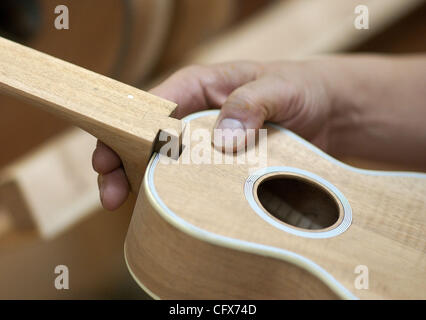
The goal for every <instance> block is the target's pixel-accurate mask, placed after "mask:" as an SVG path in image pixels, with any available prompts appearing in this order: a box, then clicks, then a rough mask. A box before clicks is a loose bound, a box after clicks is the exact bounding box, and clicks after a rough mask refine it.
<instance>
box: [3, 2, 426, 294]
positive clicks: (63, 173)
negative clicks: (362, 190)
mask: <svg viewBox="0 0 426 320" xmlns="http://www.w3.org/2000/svg"><path fill="white" fill-rule="evenodd" d="M60 4H63V3H62V1H59V0H2V1H1V2H0V34H1V36H4V37H7V38H10V39H12V40H15V41H18V42H21V43H23V44H25V45H28V46H30V47H33V48H35V49H37V50H40V51H43V52H46V53H48V54H51V55H53V56H56V57H59V58H61V59H64V60H67V61H69V62H72V63H75V64H77V65H80V66H83V67H85V68H88V69H90V70H93V71H96V72H98V73H101V74H104V75H107V76H110V77H113V78H115V79H118V80H120V81H123V82H126V83H128V84H131V85H135V86H139V87H141V88H144V89H147V88H149V87H150V86H151V85H152V84H153V83H155V82H156V81H158V79H162V78H163V77H164V76H165V75H167V74H170V73H171V72H172V71H173V70H176V69H177V68H178V67H180V66H182V65H184V64H189V63H212V62H219V61H226V60H237V59H257V60H271V59H289V58H291V59H301V58H306V57H309V56H312V55H319V54H327V53H336V52H382V53H412V52H425V51H426V41H425V40H426V39H425V35H426V1H423V0H403V1H402V0H365V1H363V4H364V5H367V6H368V8H369V12H370V29H368V30H357V29H356V28H355V27H354V25H353V22H354V19H355V16H356V14H355V13H354V9H355V7H356V6H357V5H358V4H359V2H358V1H354V0H345V1H341V0H264V1H262V0H91V1H83V0H72V1H67V2H66V5H67V6H68V8H69V13H70V29H69V30H57V29H55V28H54V19H55V17H56V15H55V14H54V9H55V7H56V6H57V5H60ZM0 115H1V116H0V144H1V146H2V152H1V153H0V298H3V299H5V298H17V299H19V298H22V299H46V298H59V299H70V298H80V299H91V298H92V299H102V298H136V299H139V298H146V295H145V294H144V293H143V292H142V290H141V289H139V288H138V287H137V286H136V284H135V283H134V281H133V280H132V279H131V277H130V275H129V274H128V271H127V269H126V266H125V263H124V258H123V243H124V238H125V234H126V231H127V226H128V223H129V219H130V216H131V211H132V207H133V201H134V199H132V198H131V199H129V201H128V203H127V204H126V206H125V207H124V208H122V209H120V210H119V211H118V212H114V213H107V212H105V211H104V210H102V209H101V207H100V204H99V199H98V196H97V184H96V174H94V173H93V171H92V170H91V162H90V157H91V154H90V150H92V149H93V147H94V139H93V138H91V137H89V136H87V134H85V133H83V132H81V131H80V130H78V129H74V128H71V127H70V126H69V125H68V124H66V123H64V122H62V121H60V120H58V119H57V118H54V117H52V116H50V115H49V114H46V113H44V112H42V111H40V110H38V109H36V108H32V107H31V106H30V105H28V104H26V103H25V102H22V101H19V100H17V99H16V98H14V97H8V96H0ZM346 160H347V162H351V161H352V163H354V164H356V165H358V166H361V167H366V168H372V169H376V168H382V169H405V170H409V169H410V168H394V167H393V166H392V165H391V164H373V163H371V162H368V161H365V160H363V159H346ZM59 264H64V265H67V266H68V267H69V269H70V289H69V290H62V291H58V290H56V289H55V288H54V285H53V281H54V279H55V274H54V268H55V266H56V265H59Z"/></svg>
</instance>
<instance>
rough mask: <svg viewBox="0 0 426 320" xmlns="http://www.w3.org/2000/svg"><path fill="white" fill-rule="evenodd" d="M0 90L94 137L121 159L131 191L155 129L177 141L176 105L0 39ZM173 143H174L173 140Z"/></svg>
mask: <svg viewBox="0 0 426 320" xmlns="http://www.w3.org/2000/svg"><path fill="white" fill-rule="evenodd" d="M0 91H2V92H5V93H8V94H11V95H16V96H18V97H23V98H26V99H29V100H30V101H31V102H32V103H34V104H35V105H38V106H40V107H42V108H43V109H45V110H47V111H49V112H53V113H54V114H57V115H59V116H61V117H64V118H66V119H68V120H70V121H71V122H72V123H73V124H75V125H77V126H79V127H81V128H82V129H84V130H85V131H87V132H89V133H91V134H93V135H94V136H96V137H98V138H99V139H101V140H102V141H104V142H105V143H106V144H108V145H109V146H110V147H111V148H113V149H114V150H115V151H116V152H117V153H118V154H120V156H121V158H122V159H123V162H124V165H125V169H126V173H127V175H128V178H129V180H130V183H131V186H132V190H133V191H136V190H138V189H139V185H140V182H141V181H142V175H143V172H144V170H145V167H146V165H147V163H148V160H149V158H150V156H151V154H152V151H153V150H154V149H153V148H154V144H155V141H156V138H157V135H158V133H159V131H160V130H166V131H167V132H169V133H171V134H173V133H174V134H175V135H176V138H179V137H180V134H181V131H182V125H181V122H180V121H179V120H176V119H171V118H169V117H168V116H169V115H170V114H171V113H172V112H173V110H174V109H175V108H176V104H174V103H172V102H169V101H166V100H163V99H161V98H158V97H155V96H153V95H151V94H149V93H146V92H143V91H141V90H139V89H136V88H133V87H131V86H128V85H125V84H122V83H120V82H117V81H115V80H112V79H109V78H107V77H104V76H101V75H98V74H96V73H94V72H91V71H88V70H85V69H83V68H80V67H77V66H75V65H72V64H70V63H67V62H64V61H61V60H59V59H56V58H53V57H51V56H48V55H46V54H43V53H40V52H37V51H35V50H32V49H29V48H26V47H24V46H22V45H19V44H16V43H14V42H12V41H9V40H6V39H2V38H0ZM176 141H179V139H176Z"/></svg>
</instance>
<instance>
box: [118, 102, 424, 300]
mask: <svg viewBox="0 0 426 320" xmlns="http://www.w3.org/2000/svg"><path fill="white" fill-rule="evenodd" d="M218 113H219V110H208V111H202V112H198V113H194V114H191V115H189V116H187V117H185V118H184V121H185V122H188V121H191V120H194V119H197V118H200V117H205V116H211V115H217V114H218ZM272 126H273V127H275V128H276V129H278V130H280V131H282V132H283V133H285V134H287V135H290V136H291V137H293V138H294V139H296V140H297V141H299V142H300V143H302V144H304V145H305V146H306V147H308V148H309V149H311V150H312V151H314V152H316V153H317V154H318V155H320V156H322V157H323V158H325V159H327V160H329V161H331V162H333V163H335V164H337V165H339V166H341V167H344V168H346V169H349V170H352V171H355V172H358V173H363V174H369V175H378V176H408V177H415V178H422V179H425V178H426V174H424V173H417V172H386V171H374V170H365V169H358V168H355V167H352V166H350V165H347V164H344V163H342V162H340V161H339V160H336V159H334V158H333V157H331V156H329V155H328V154H326V153H324V152H323V151H321V150H320V149H318V148H317V147H315V146H313V145H312V144H310V143H309V142H307V141H306V140H304V139H302V138H301V137H299V136H298V135H296V134H294V133H292V132H291V131H289V130H286V129H284V128H282V127H280V126H277V125H272ZM158 162H159V155H158V154H155V155H154V156H153V157H152V158H151V161H150V163H149V165H148V167H147V170H146V172H145V177H144V180H143V188H144V190H145V192H146V195H147V198H148V200H149V201H150V203H151V205H152V206H153V207H154V208H155V210H156V211H157V212H158V213H159V214H160V216H161V217H162V218H164V219H165V220H166V221H167V222H168V223H170V224H171V225H172V226H174V227H175V228H177V229H178V230H180V231H182V232H184V233H186V234H188V235H190V236H192V237H194V238H196V239H199V240H201V241H205V242H207V243H211V244H213V245H217V246H222V247H226V248H230V249H234V250H239V251H243V252H248V253H254V254H258V255H262V256H265V257H271V258H275V259H280V260H283V261H287V262H290V263H293V264H294V265H296V266H299V267H301V268H304V269H305V270H307V271H308V272H310V273H312V274H313V275H314V276H316V277H317V278H318V279H320V280H322V281H323V282H324V283H325V284H327V285H328V286H329V288H330V289H331V290H332V291H333V292H335V293H336V294H337V295H338V296H339V297H341V298H343V299H358V298H357V297H356V296H355V295H354V294H353V293H352V292H350V291H349V290H348V289H346V288H345V287H344V286H343V285H342V284H340V283H339V282H338V281H337V280H336V279H335V278H334V277H333V276H331V275H330V274H329V273H328V272H327V271H326V270H324V269H323V268H321V267H320V266H319V265H317V264H315V263H314V262H313V261H311V260H309V259H307V258H305V257H303V256H301V255H298V254H296V253H294V252H291V251H287V250H284V249H279V248H275V247H271V246H266V245H261V244H257V243H251V242H248V241H243V240H239V239H233V238H229V237H225V236H222V235H218V234H215V233H213V232H209V231H206V230H203V229H201V228H198V227H197V226H194V225H192V224H190V223H188V222H187V221H185V220H184V219H182V218H180V217H179V216H177V215H176V214H175V213H174V212H173V211H171V210H170V209H169V208H168V207H167V206H166V204H165V203H164V202H163V201H162V199H161V198H160V196H159V195H158V193H157V190H156V188H155V184H154V171H155V168H156V166H157V164H158ZM126 263H127V259H126ZM127 266H128V268H129V271H130V273H131V275H132V276H133V278H134V279H135V281H136V282H137V283H138V284H139V286H140V287H141V288H142V289H144V290H145V291H146V292H147V293H148V294H150V295H151V296H152V297H153V298H155V299H159V297H158V296H156V295H155V294H154V293H152V292H151V291H150V290H149V289H148V288H146V287H145V286H144V285H143V284H142V283H141V282H140V281H139V280H138V279H137V278H136V277H135V275H134V273H133V272H132V270H131V268H130V266H129V264H128V263H127Z"/></svg>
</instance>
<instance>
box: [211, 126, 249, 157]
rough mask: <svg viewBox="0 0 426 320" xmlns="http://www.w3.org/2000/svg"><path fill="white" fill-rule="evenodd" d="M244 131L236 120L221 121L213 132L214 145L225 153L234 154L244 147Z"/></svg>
mask: <svg viewBox="0 0 426 320" xmlns="http://www.w3.org/2000/svg"><path fill="white" fill-rule="evenodd" d="M245 141H246V131H245V128H244V125H243V124H242V123H241V122H240V121H239V120H237V119H229V118H226V119H223V120H222V121H221V122H220V123H219V124H218V125H217V126H216V129H215V130H214V145H215V147H216V148H219V149H221V150H222V151H226V152H235V151H238V150H240V148H241V147H244V146H245Z"/></svg>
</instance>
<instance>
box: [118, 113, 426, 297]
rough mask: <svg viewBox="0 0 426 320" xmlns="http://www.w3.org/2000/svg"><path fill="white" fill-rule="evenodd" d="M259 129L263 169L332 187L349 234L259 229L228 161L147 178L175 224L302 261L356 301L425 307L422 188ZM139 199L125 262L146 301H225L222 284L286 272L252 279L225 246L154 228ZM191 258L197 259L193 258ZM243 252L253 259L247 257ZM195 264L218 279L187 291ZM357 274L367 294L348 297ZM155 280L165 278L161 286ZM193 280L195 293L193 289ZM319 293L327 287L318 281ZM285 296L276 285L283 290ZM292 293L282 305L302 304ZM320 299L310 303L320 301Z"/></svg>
mask: <svg viewBox="0 0 426 320" xmlns="http://www.w3.org/2000/svg"><path fill="white" fill-rule="evenodd" d="M214 122H215V117H214V116H207V117H203V118H199V119H196V120H193V121H191V131H193V130H196V129H197V128H205V129H208V130H210V129H211V128H212V127H213V124H214ZM268 129H269V130H268V163H267V166H289V167H295V168H299V169H303V170H306V171H309V172H312V173H314V174H316V175H318V176H320V177H322V178H324V179H326V180H327V181H328V182H330V183H331V184H333V185H334V186H335V187H336V188H337V189H338V190H340V191H341V192H342V193H343V195H344V196H345V197H346V198H347V199H348V201H349V204H350V206H351V207H352V211H353V221H352V224H351V226H350V227H349V229H348V230H346V231H345V232H344V233H342V234H340V235H338V236H336V237H332V238H326V239H311V238H303V237H300V236H296V235H293V234H290V233H287V232H284V231H283V230H280V229H278V228H275V227H274V226H273V225H271V224H269V223H267V222H266V221H265V220H263V219H262V218H261V217H260V216H259V215H257V214H256V213H255V212H254V211H253V209H252V208H251V207H250V205H249V203H248V201H247V200H246V198H245V195H244V191H243V185H244V182H245V180H246V179H247V177H248V176H249V173H250V171H249V169H250V165H248V164H236V161H235V159H234V161H235V162H234V164H233V165H226V164H221V165H214V164H202V165H195V164H192V165H188V164H181V163H178V164H175V165H167V164H163V163H161V162H160V163H159V164H158V165H157V167H156V169H155V172H154V184H155V188H156V192H157V194H158V196H159V197H160V199H161V200H162V201H163V203H164V204H165V205H166V206H167V207H168V208H169V209H170V210H171V211H172V212H174V213H175V214H176V215H177V217H178V218H179V219H183V221H185V222H187V223H189V224H191V225H193V226H195V227H196V228H199V229H201V230H204V231H207V232H209V233H210V234H216V235H219V236H222V237H226V238H228V239H238V240H243V241H246V242H249V243H253V244H261V245H265V246H268V247H272V248H279V249H284V250H288V251H291V252H294V253H296V254H298V255H300V256H303V257H306V258H308V259H309V260H311V261H312V262H314V263H315V264H317V265H318V266H320V267H321V268H323V269H324V270H326V271H327V272H328V273H329V274H330V275H331V276H332V277H334V279H336V280H337V282H338V283H340V284H342V285H343V286H344V287H345V288H346V289H347V290H349V291H350V292H352V293H353V295H355V296H357V297H359V298H361V299H376V298H379V299H415V298H420V299H424V298H425V297H426V282H425V281H424V280H425V279H426V271H425V270H426V258H425V257H426V255H425V253H426V236H425V230H426V197H425V195H426V179H425V178H421V177H411V176H403V175H402V176H401V175H400V176H396V175H394V176H391V175H389V176H380V175H372V174H367V173H362V172H357V171H354V170H350V169H348V168H347V167H343V166H340V165H338V164H336V163H334V162H331V161H330V160H328V159H326V158H324V157H322V156H320V155H319V154H317V153H316V152H314V151H313V150H311V149H310V148H308V147H307V145H305V144H301V143H300V142H299V141H297V140H295V139H294V138H293V137H292V136H289V135H285V134H283V133H280V132H279V131H277V129H275V128H272V127H269V128H268ZM193 142H194V143H193V144H191V146H190V148H195V147H196V143H197V141H196V140H194V141H193ZM190 148H189V147H188V148H187V149H186V150H184V152H183V154H182V157H183V158H184V157H185V152H191V151H190V150H189V149H190ZM211 152H212V159H214V157H215V153H217V152H218V151H217V150H215V149H214V148H213V149H212V150H211ZM171 177H173V178H171ZM148 193H152V188H151V187H147V186H145V184H144V188H143V189H141V191H140V194H139V197H140V199H139V200H140V201H138V205H137V206H136V208H135V211H134V213H133V215H134V216H133V220H132V223H131V226H130V231H129V234H128V237H127V240H126V242H127V245H126V248H127V249H126V250H127V253H126V254H127V257H128V260H129V261H128V263H129V266H130V268H131V270H132V271H133V273H134V274H135V276H136V278H137V279H138V280H139V281H140V282H141V283H142V284H145V283H146V285H147V287H148V289H150V290H152V291H153V293H154V294H156V295H158V296H159V297H160V298H161V297H167V298H186V297H189V296H190V297H194V296H192V294H191V292H196V293H197V297H198V298H203V297H212V295H211V294H210V292H209V289H210V288H214V292H215V294H214V297H217V298H233V297H235V296H234V295H233V292H234V291H233V290H234V289H233V288H234V285H235V283H234V282H233V281H228V279H232V278H236V279H239V278H241V279H246V277H248V276H249V274H255V275H257V276H259V275H260V274H268V275H269V277H270V278H268V279H267V281H266V280H265V286H269V284H270V281H271V279H275V280H276V281H277V282H278V283H281V282H279V281H280V277H281V276H282V274H281V273H280V272H281V270H285V269H287V268H288V266H287V265H286V264H287V262H282V265H280V263H279V262H276V261H274V262H271V261H267V262H266V261H265V262H262V263H259V264H256V265H251V267H250V268H256V270H253V269H247V268H245V266H246V262H247V258H248V257H246V258H243V257H242V255H241V254H240V253H235V256H234V257H232V255H226V254H225V252H227V251H228V250H229V247H230V246H229V245H223V244H222V245H217V244H216V245H214V243H212V240H211V239H210V240H209V239H208V238H207V237H204V238H203V237H201V238H195V237H190V236H189V234H187V235H186V236H185V235H181V234H180V233H188V230H186V229H182V228H180V229H179V228H178V229H179V231H176V230H173V228H171V226H170V225H168V224H167V223H164V222H161V221H158V220H159V219H161V217H162V218H163V219H164V216H165V215H164V214H159V213H161V212H163V210H162V209H160V207H159V206H158V202H157V201H156V200H153V198H152V196H150V197H148ZM146 197H148V198H149V199H150V201H149V203H150V206H148V205H147V201H146V200H142V199H145V198H146ZM151 207H153V208H154V209H153V208H151ZM153 210H154V211H153ZM155 210H157V211H156V212H157V215H158V214H159V215H160V216H161V217H160V218H159V217H151V216H152V215H155V213H153V212H155ZM144 220H149V222H150V225H144ZM170 221H177V220H176V219H175V218H171V220H167V222H168V223H171V222H170ZM151 223H152V224H151ZM177 225H180V224H179V223H177V222H176V224H173V226H174V227H176V226H177ZM157 233H158V235H157ZM149 237H155V238H156V239H159V238H158V237H162V239H163V240H161V241H162V242H161V243H160V242H158V243H156V244H153V243H151V242H150V240H149V239H148V238H149ZM183 238H185V240H183ZM145 241H148V242H149V246H151V247H154V248H155V249H154V252H151V251H150V250H151V249H150V248H148V247H147V246H145V244H144V242H145ZM159 241H160V240H159ZM200 241H202V242H207V243H209V245H203V246H205V247H206V252H208V255H209V257H211V256H212V255H214V256H215V257H216V258H217V259H213V261H214V262H211V263H210V265H209V266H206V265H204V264H203V262H202V260H204V259H206V260H209V258H208V257H206V256H204V255H203V254H202V253H199V254H198V252H199V251H198V249H197V248H198V247H199V246H201V244H199V242H200ZM229 243H231V241H230V240H229ZM177 248H179V249H177ZM170 250H171V251H174V250H178V252H179V257H176V256H174V255H173V254H172V252H171V251H170ZM194 250H195V252H197V255H194V254H193V252H194ZM237 251H238V250H237ZM252 253H253V254H260V252H259V251H256V250H255V249H253V250H252ZM169 258H170V259H169ZM248 259H249V258H248ZM256 259H260V258H256ZM151 264H153V265H151ZM277 264H278V265H277ZM188 265H190V267H188ZM201 265H202V266H203V268H207V270H206V271H205V272H206V273H205V274H211V273H212V272H213V273H214V274H217V273H220V274H226V276H224V278H223V277H222V276H218V277H219V278H213V277H212V279H213V280H211V281H209V279H204V278H202V279H200V276H199V275H198V274H196V275H194V278H193V279H194V282H191V277H187V274H186V268H187V267H188V268H191V270H193V271H194V272H195V270H198V269H193V267H194V266H201ZM271 265H274V266H275V267H274V270H276V273H273V272H271V271H270V269H269V268H270V267H271ZM358 265H366V266H367V267H368V268H369V274H370V277H369V289H368V290H358V289H356V288H355V278H356V276H357V275H358V274H355V273H354V271H355V268H356V267H357V266H358ZM182 266H185V267H182ZM181 268H182V269H181ZM299 268H300V266H299ZM218 270H219V271H218ZM287 270H289V269H287ZM198 271H199V270H198ZM289 272H293V271H290V270H289ZM298 272H302V271H301V270H299V271H298ZM298 272H296V273H294V275H295V277H299V276H298V275H297V274H299V273H298ZM170 273H172V274H174V277H172V278H169V275H170ZM163 275H164V276H165V278H162V276H163ZM181 277H182V278H185V279H186V283H183V282H181V281H180V280H179V279H180V278H181ZM300 277H301V278H297V279H299V280H298V281H300V282H303V281H311V280H307V279H310V278H309V277H308V278H305V275H303V276H302V275H300ZM163 279H164V280H163ZM167 279H168V280H167ZM173 279H175V280H173ZM262 279H263V278H262ZM201 280H202V284H200V283H199V281H201ZM223 280H225V281H223ZM216 281H219V282H220V283H217V282H216ZM253 281H256V279H254V280H253ZM272 282H273V281H272ZM324 284H326V286H328V285H330V283H327V282H324ZM240 285H241V286H242V287H243V288H245V289H247V297H252V294H253V291H252V288H251V287H250V284H249V283H245V282H243V283H240ZM258 285H261V284H258ZM288 285H289V286H290V284H288ZM301 285H303V284H301ZM180 286H182V287H180ZM285 288H286V286H285V285H284V284H282V289H283V290H284V289H285ZM305 289H306V290H308V289H307V288H305ZM192 290H194V291H192ZM259 290H261V289H259ZM284 291H285V290H284ZM188 292H189V293H188ZM275 292H277V291H275ZM292 292H294V295H292V296H291V298H304V297H307V296H306V294H307V293H306V292H305V293H303V294H301V293H300V292H299V291H297V290H293V291H292ZM324 293H325V292H321V294H324ZM283 294H284V293H283ZM299 294H300V295H299ZM321 294H320V293H318V294H315V295H316V297H317V298H319V297H321ZM237 296H238V297H241V296H240V295H237ZM256 297H259V296H258V295H256ZM264 297H269V295H267V294H266V295H265V296H264ZM277 297H281V295H279V296H277ZM286 297H288V296H286Z"/></svg>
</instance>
